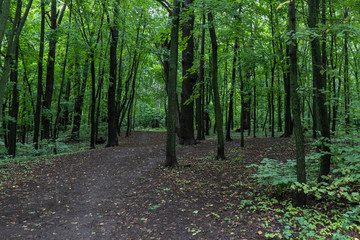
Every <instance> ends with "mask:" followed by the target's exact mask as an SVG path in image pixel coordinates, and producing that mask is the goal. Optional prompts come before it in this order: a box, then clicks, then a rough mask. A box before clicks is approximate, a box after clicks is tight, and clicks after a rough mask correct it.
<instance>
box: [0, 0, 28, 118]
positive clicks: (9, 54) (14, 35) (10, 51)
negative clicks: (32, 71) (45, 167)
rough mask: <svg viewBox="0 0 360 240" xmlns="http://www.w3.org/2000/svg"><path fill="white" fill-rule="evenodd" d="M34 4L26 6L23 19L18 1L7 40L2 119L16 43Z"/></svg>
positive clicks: (0, 85) (1, 88)
mask: <svg viewBox="0 0 360 240" xmlns="http://www.w3.org/2000/svg"><path fill="white" fill-rule="evenodd" d="M5 1H6V0H5ZM32 2H33V0H29V2H28V4H27V6H26V9H25V12H24V14H23V16H22V17H21V8H22V1H21V0H18V1H17V5H16V12H15V18H14V22H13V26H12V29H11V31H10V34H9V36H8V38H7V42H8V46H7V50H6V55H5V62H4V66H3V69H2V74H1V78H0V118H1V117H2V113H3V109H2V108H3V100H4V94H5V89H6V85H7V81H8V78H9V73H10V70H11V69H10V67H11V62H12V59H13V56H14V53H15V49H16V44H15V43H16V42H19V37H20V34H21V31H22V29H23V27H24V24H25V21H26V18H27V16H28V15H29V11H30V8H31V5H32ZM4 3H5V5H4V4H3V7H5V9H4V8H3V10H4V11H5V10H7V4H8V3H7V2H4ZM7 14H10V13H4V15H1V19H0V21H2V18H3V17H4V18H5V17H6V16H7ZM16 18H19V20H16ZM4 21H5V20H4ZM6 21H7V18H6ZM16 22H18V23H17V24H16ZM3 27H6V26H0V34H1V35H3V33H2V31H3V30H2V28H3ZM0 37H1V38H3V36H0ZM1 43H2V42H1ZM1 43H0V47H1Z"/></svg>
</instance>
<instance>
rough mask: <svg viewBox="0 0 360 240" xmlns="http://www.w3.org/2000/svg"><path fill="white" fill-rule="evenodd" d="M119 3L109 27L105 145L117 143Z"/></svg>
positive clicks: (109, 145) (118, 1)
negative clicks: (106, 136) (106, 139)
mask: <svg viewBox="0 0 360 240" xmlns="http://www.w3.org/2000/svg"><path fill="white" fill-rule="evenodd" d="M119 5H120V0H117V2H116V4H115V5H114V19H113V23H112V26H111V27H110V32H111V42H110V64H109V65H110V76H109V89H108V142H107V144H106V146H107V147H113V146H117V145H118V137H117V119H116V99H115V98H116V67H117V60H116V55H117V45H118V38H119V26H118V18H119Z"/></svg>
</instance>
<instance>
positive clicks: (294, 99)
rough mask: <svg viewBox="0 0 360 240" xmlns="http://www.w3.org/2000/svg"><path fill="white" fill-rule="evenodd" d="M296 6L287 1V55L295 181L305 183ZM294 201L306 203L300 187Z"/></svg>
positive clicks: (301, 203)
mask: <svg viewBox="0 0 360 240" xmlns="http://www.w3.org/2000/svg"><path fill="white" fill-rule="evenodd" d="M295 12H296V7H295V0H290V3H289V31H290V41H288V45H289V56H290V88H291V104H292V113H293V118H294V132H295V141H296V165H297V167H296V172H297V181H298V182H299V183H306V171H305V150H304V134H303V129H302V124H301V113H300V102H299V97H298V93H297V88H298V84H297V64H298V60H297V41H296V39H295V33H296V17H295ZM296 203H297V205H299V206H303V205H305V204H306V195H305V193H304V191H303V190H302V189H298V191H297V192H296Z"/></svg>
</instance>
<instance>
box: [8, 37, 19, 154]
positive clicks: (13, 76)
mask: <svg viewBox="0 0 360 240" xmlns="http://www.w3.org/2000/svg"><path fill="white" fill-rule="evenodd" d="M14 44H15V45H16V47H15V48H16V49H15V56H14V59H13V61H12V64H11V73H10V81H11V83H12V84H13V86H12V93H13V94H12V102H11V109H10V117H11V118H12V121H11V122H10V123H9V148H8V152H9V155H11V156H13V157H15V155H16V137H17V134H16V132H17V120H18V113H19V91H18V61H19V42H15V43H14Z"/></svg>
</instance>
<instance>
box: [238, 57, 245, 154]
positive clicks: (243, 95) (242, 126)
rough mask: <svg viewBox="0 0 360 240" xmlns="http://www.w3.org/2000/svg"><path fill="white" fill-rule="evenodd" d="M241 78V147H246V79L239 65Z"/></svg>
mask: <svg viewBox="0 0 360 240" xmlns="http://www.w3.org/2000/svg"><path fill="white" fill-rule="evenodd" d="M239 77H240V97H241V103H240V104H241V112H240V147H244V146H245V141H244V124H245V120H244V118H245V116H244V115H245V100H244V97H245V94H244V78H243V77H242V70H241V65H240V64H239Z"/></svg>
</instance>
